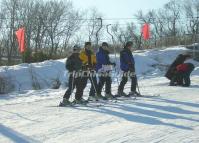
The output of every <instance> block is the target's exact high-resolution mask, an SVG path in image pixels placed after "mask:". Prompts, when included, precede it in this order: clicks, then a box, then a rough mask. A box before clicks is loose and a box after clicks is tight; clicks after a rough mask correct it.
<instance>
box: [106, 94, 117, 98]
mask: <svg viewBox="0 0 199 143" xmlns="http://www.w3.org/2000/svg"><path fill="white" fill-rule="evenodd" d="M105 97H106V98H107V99H115V98H116V97H115V96H114V95H113V94H111V93H106V94H105Z"/></svg>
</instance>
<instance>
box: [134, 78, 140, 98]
mask: <svg viewBox="0 0 199 143" xmlns="http://www.w3.org/2000/svg"><path fill="white" fill-rule="evenodd" d="M135 78H136V86H137V89H138V93H139V94H140V95H141V93H140V88H139V85H138V79H137V75H136V74H135ZM136 98H137V94H136ZM136 98H135V99H136Z"/></svg>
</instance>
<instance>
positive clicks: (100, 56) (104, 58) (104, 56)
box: [96, 47, 113, 71]
mask: <svg viewBox="0 0 199 143" xmlns="http://www.w3.org/2000/svg"><path fill="white" fill-rule="evenodd" d="M96 58H97V64H96V71H98V70H99V69H101V68H102V65H113V63H111V62H110V58H109V52H108V51H107V50H104V49H103V48H102V47H100V48H99V51H98V52H97V54H96Z"/></svg>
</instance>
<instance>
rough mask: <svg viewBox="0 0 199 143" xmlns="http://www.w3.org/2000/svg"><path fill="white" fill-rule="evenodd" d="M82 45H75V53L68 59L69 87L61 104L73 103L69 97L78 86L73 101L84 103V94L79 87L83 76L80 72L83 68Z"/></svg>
mask: <svg viewBox="0 0 199 143" xmlns="http://www.w3.org/2000/svg"><path fill="white" fill-rule="evenodd" d="M79 52H80V47H79V46H77V45H75V46H74V47H73V53H72V54H71V55H70V56H69V57H68V58H67V60H66V69H67V70H68V71H69V81H68V89H67V91H66V92H65V94H64V97H63V101H62V102H61V103H60V106H66V105H71V104H72V103H71V102H70V101H69V98H70V96H71V94H72V91H73V90H74V88H75V87H76V93H75V100H74V101H73V103H79V104H84V103H85V100H84V99H83V98H82V94H81V91H80V88H79V82H80V81H81V77H80V76H79V72H80V70H81V68H82V62H81V60H80V58H79Z"/></svg>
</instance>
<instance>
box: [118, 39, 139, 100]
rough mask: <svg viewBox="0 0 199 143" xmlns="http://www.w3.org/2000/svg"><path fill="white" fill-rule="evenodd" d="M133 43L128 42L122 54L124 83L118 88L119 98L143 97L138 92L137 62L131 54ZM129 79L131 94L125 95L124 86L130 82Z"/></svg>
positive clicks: (121, 64) (121, 65)
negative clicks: (129, 79)
mask: <svg viewBox="0 0 199 143" xmlns="http://www.w3.org/2000/svg"><path fill="white" fill-rule="evenodd" d="M132 46H133V42H131V41H128V42H127V43H126V45H125V47H124V49H123V50H122V51H121V52H120V68H121V70H122V71H123V76H122V81H121V82H120V85H119V87H118V96H127V97H129V96H131V95H136V96H141V95H140V94H139V93H137V92H136V86H137V77H136V75H135V61H134V58H133V54H132V52H131V49H132ZM128 77H130V78H131V92H130V93H129V94H126V93H124V91H123V90H124V86H125V84H126V83H127V81H128Z"/></svg>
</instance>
